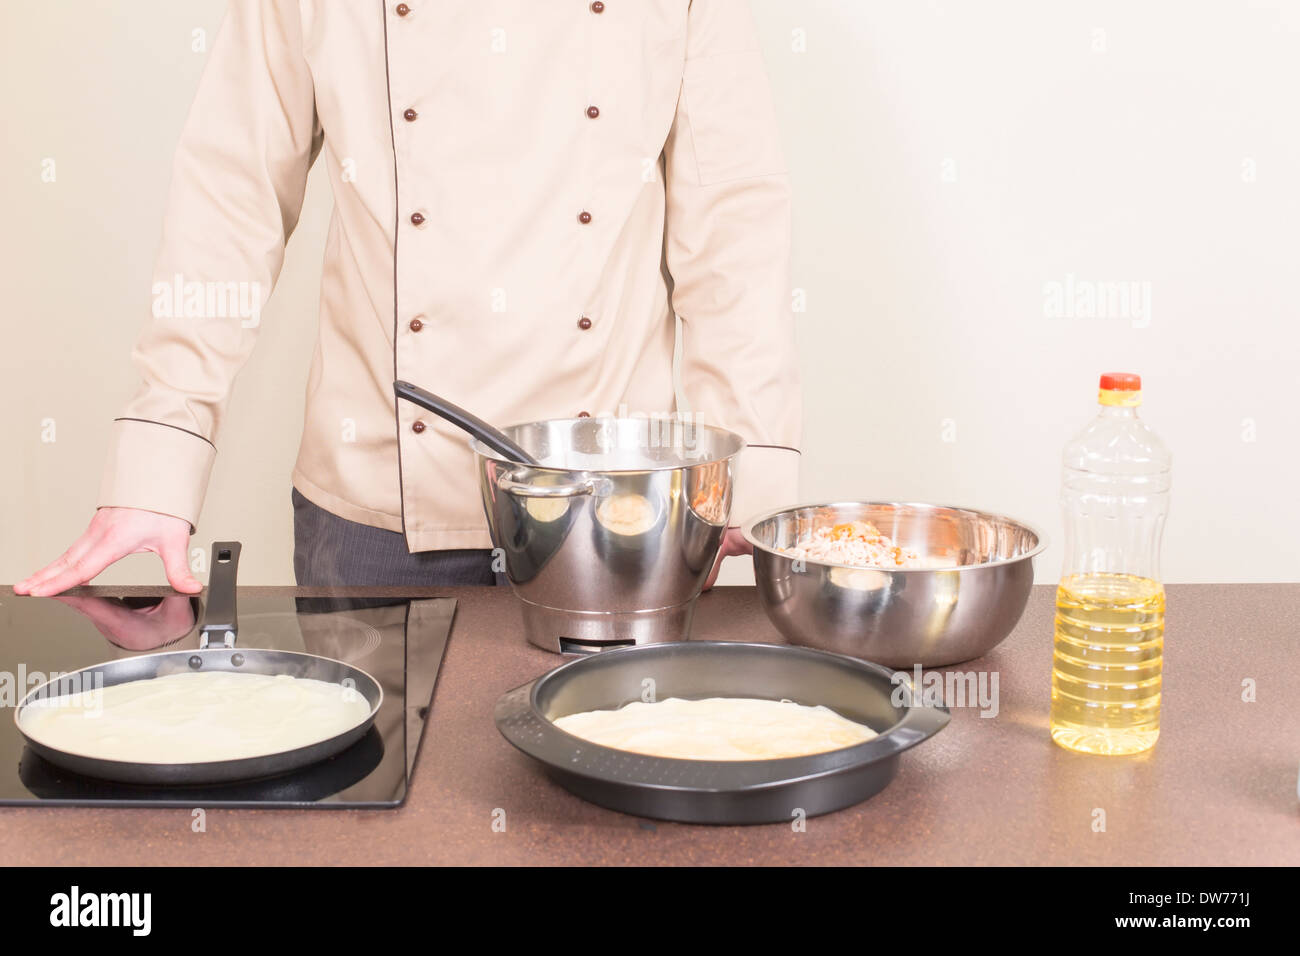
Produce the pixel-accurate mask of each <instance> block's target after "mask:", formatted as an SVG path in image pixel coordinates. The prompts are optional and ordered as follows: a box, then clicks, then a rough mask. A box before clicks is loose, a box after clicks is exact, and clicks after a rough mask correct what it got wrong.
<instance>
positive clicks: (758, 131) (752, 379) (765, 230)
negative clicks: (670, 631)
mask: <svg viewBox="0 0 1300 956" xmlns="http://www.w3.org/2000/svg"><path fill="white" fill-rule="evenodd" d="M664 179H665V189H666V193H667V213H666V227H665V237H664V242H665V248H664V255H665V260H666V264H667V267H668V271H669V273H670V275H671V277H672V283H673V292H672V301H673V308H674V310H675V311H676V313H677V315H678V316H679V317H680V318H681V321H682V343H681V344H682V354H681V366H680V368H681V385H682V390H683V392H684V394H685V398H686V402H687V404H688V406H689V407H690V411H692V412H693V413H695V414H697V415H699V416H700V417H701V419H702V420H703V421H704V423H706V424H713V425H719V426H721V427H723V428H727V429H730V430H732V431H735V432H738V433H739V434H740V435H741V436H742V437H743V438H744V439H745V440H746V441H747V442H748V443H749V447H748V448H747V449H746V451H745V452H744V454H743V455H742V456H741V460H740V465H739V472H738V477H737V483H736V493H735V497H734V499H733V504H732V510H731V523H732V524H733V525H737V524H741V523H743V522H744V521H745V520H746V519H748V518H750V517H752V516H754V515H756V514H758V513H759V512H762V511H767V510H774V509H776V508H781V507H786V506H789V505H791V504H794V503H795V502H797V501H798V498H799V495H798V474H799V452H798V447H799V439H800V428H801V416H802V402H801V394H800V387H799V366H798V354H797V351H796V346H795V335H794V322H793V315H792V310H791V288H790V281H789V260H790V226H791V223H790V185H789V177H788V176H787V174H786V168H785V162H784V158H783V156H782V152H781V147H780V141H779V134H778V129H777V122H776V116H775V112H774V110H773V106H772V101H771V94H770V90H769V88H768V81H767V75H766V71H765V69H764V66H763V58H762V54H761V52H760V50H759V44H758V37H757V31H756V30H755V27H754V23H753V19H752V16H751V14H750V10H749V3H748V0H694V2H693V3H692V4H691V7H690V12H689V16H688V27H687V41H686V62H685V68H684V72H683V80H682V87H681V92H680V95H679V99H678V104H677V114H676V117H675V119H674V122H673V125H672V130H671V132H670V133H669V136H668V140H667V143H666V144H665V147H664Z"/></svg>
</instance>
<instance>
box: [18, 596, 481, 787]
mask: <svg viewBox="0 0 1300 956" xmlns="http://www.w3.org/2000/svg"><path fill="white" fill-rule="evenodd" d="M238 600H239V637H238V646H240V647H249V648H255V647H256V648H269V649H274V650H289V651H304V652H306V653H309V654H317V655H319V656H322V657H332V658H334V659H336V660H341V661H344V662H347V663H349V664H353V665H354V666H356V667H359V668H361V669H362V670H364V671H366V672H367V673H369V674H370V675H371V676H372V677H374V678H375V679H376V680H377V681H378V682H379V683H380V685H382V687H383V689H384V700H383V704H382V705H381V706H380V708H379V713H378V714H377V715H376V718H375V724H374V726H373V727H372V728H371V729H370V730H369V731H368V732H367V733H366V735H365V736H364V737H362V738H361V739H360V740H359V741H357V743H356V744H354V745H353V746H351V747H350V748H348V749H347V750H346V751H344V752H343V753H341V754H339V755H338V756H336V757H333V758H331V759H329V760H323V761H320V762H319V763H316V764H314V765H312V766H310V767H305V768H303V769H301V770H297V771H294V772H293V773H289V774H285V775H283V776H279V777H273V778H270V779H266V780H254V781H247V782H241V783H231V784H224V785H221V786H203V787H162V786H135V785H129V784H121V783H111V782H108V781H104V780H98V779H95V778H92V777H84V776H80V775H78V774H74V773H71V772H69V771H66V770H63V769H60V768H58V767H56V766H54V765H53V764H51V763H49V762H47V761H45V760H43V759H42V758H41V757H39V756H37V755H36V754H35V753H33V752H32V751H31V749H30V748H29V747H27V746H26V743H25V741H24V740H23V738H22V736H21V735H19V733H18V729H17V727H16V726H15V725H14V721H13V711H14V708H15V706H16V705H17V703H18V702H19V701H20V700H22V698H23V695H24V694H26V693H27V692H28V691H29V690H31V689H32V688H34V687H36V686H37V685H39V684H41V683H43V682H44V681H45V680H47V679H49V678H50V675H51V674H52V673H66V672H68V671H73V670H76V669H78V668H81V667H87V666H89V665H91V664H98V663H101V662H104V661H110V660H115V659H117V658H122V657H130V656H133V655H136V654H148V653H152V652H156V651H164V650H166V651H176V650H188V649H191V648H197V647H198V646H199V633H198V623H199V622H201V621H202V619H203V608H202V602H201V600H200V599H198V598H190V597H185V596H182V595H175V594H173V595H170V596H168V597H163V598H157V597H153V598H140V597H120V598H114V597H99V596H95V597H89V596H75V595H71V596H63V597H56V598H30V597H16V596H14V595H12V594H10V595H6V596H4V597H3V598H0V704H3V706H4V709H5V711H6V716H5V718H4V719H3V720H2V721H0V805H33V804H36V805H42V806H45V805H57V804H69V805H76V806H102V805H117V806H172V807H320V808H330V807H338V808H356V807H395V806H398V805H400V804H401V803H402V801H404V800H405V799H406V793H407V788H408V787H409V786H410V779H411V772H412V770H413V769H414V766H415V757H416V754H417V752H418V750H419V747H420V737H421V735H422V733H423V730H424V724H425V718H426V717H427V715H428V712H429V706H430V703H431V701H432V698H433V689H434V684H435V683H436V682H437V679H438V668H439V666H440V665H441V663H442V656H443V651H444V650H445V648H446V645H447V637H448V634H449V633H450V631H451V622H452V617H453V615H454V614H455V608H456V602H455V600H453V599H450V598H432V599H396V598H362V597H346V596H344V597H328V598H294V597H289V596H286V595H284V594H283V592H280V593H276V592H268V591H261V590H259V589H246V588H240V589H239V598H238Z"/></svg>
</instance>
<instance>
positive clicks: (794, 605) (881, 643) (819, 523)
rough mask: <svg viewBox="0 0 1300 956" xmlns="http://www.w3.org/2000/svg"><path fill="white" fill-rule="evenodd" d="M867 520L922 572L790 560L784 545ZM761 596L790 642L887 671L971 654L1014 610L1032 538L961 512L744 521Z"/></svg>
mask: <svg viewBox="0 0 1300 956" xmlns="http://www.w3.org/2000/svg"><path fill="white" fill-rule="evenodd" d="M851 521H866V522H870V523H871V524H873V525H875V526H876V528H877V529H878V530H879V531H880V532H881V533H883V534H885V535H888V536H889V537H890V538H893V539H894V542H895V544H897V545H899V546H901V547H905V548H910V549H912V550H914V551H917V552H918V553H919V554H920V555H921V556H922V557H923V558H924V559H925V564H926V566H924V567H914V568H913V567H901V568H890V569H884V568H879V569H878V568H858V567H850V566H848V565H842V564H832V563H825V562H818V561H813V560H802V561H800V560H796V558H795V557H793V556H791V555H789V554H787V553H785V551H784V549H786V548H789V547H792V546H795V545H798V544H800V543H802V542H803V541H805V540H806V539H807V538H808V537H809V536H810V535H812V534H813V532H814V531H816V530H818V529H820V528H824V527H831V526H833V525H836V524H840V523H846V522H851ZM744 533H745V537H746V539H748V541H749V543H750V544H752V545H753V546H754V579H755V584H756V585H757V588H758V596H759V600H760V601H761V603H762V605H763V609H764V611H766V612H767V616H768V617H769V618H770V619H771V620H772V623H773V624H775V625H776V626H777V629H778V630H780V631H781V633H782V634H783V635H784V636H785V637H786V639H787V640H789V641H790V642H791V643H794V644H803V645H806V646H808V647H817V648H822V649H824V650H829V651H836V652H838V653H841V654H849V655H851V656H853V657H858V658H862V659H863V660H869V661H875V662H877V663H879V664H885V665H888V666H890V667H911V666H913V665H915V664H920V665H921V666H922V667H939V666H943V665H945V664H955V663H958V662H960V661H968V660H971V659H973V658H976V657H981V656H983V655H984V654H986V653H988V652H989V651H990V650H992V649H993V648H994V647H996V646H997V644H998V643H1000V642H1001V641H1002V640H1003V639H1004V638H1005V637H1006V636H1007V635H1008V634H1010V633H1011V630H1012V628H1014V627H1015V625H1016V622H1017V621H1018V620H1020V615H1021V614H1022V613H1024V610H1025V603H1026V601H1028V599H1029V589H1030V587H1032V585H1033V583H1034V568H1033V559H1034V557H1035V556H1036V555H1038V554H1039V553H1041V552H1042V550H1043V548H1045V547H1046V546H1047V542H1046V539H1045V538H1044V537H1043V535H1042V534H1040V533H1039V532H1038V531H1036V530H1035V529H1033V528H1032V527H1030V526H1029V525H1026V524H1023V523H1022V522H1019V521H1015V520H1013V519H1011V518H1007V517H1003V516H1002V515H995V514H989V513H987V512H983V511H976V510H973V509H970V508H953V507H945V506H942V505H931V504H916V503H902V502H834V503H829V504H815V505H804V506H801V507H797V508H790V509H787V510H784V511H777V512H773V513H770V514H766V515H762V516H760V517H757V518H754V519H752V520H751V521H749V522H748V523H747V524H746V526H745V528H744Z"/></svg>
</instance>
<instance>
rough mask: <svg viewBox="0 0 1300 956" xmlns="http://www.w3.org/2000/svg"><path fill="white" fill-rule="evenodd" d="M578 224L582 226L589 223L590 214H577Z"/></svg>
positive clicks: (585, 212) (584, 212)
mask: <svg viewBox="0 0 1300 956" xmlns="http://www.w3.org/2000/svg"><path fill="white" fill-rule="evenodd" d="M578 222H580V223H582V224H583V225H584V226H585V225H586V224H587V223H589V222H591V213H589V212H587V211H585V210H584V211H583V212H580V213H578Z"/></svg>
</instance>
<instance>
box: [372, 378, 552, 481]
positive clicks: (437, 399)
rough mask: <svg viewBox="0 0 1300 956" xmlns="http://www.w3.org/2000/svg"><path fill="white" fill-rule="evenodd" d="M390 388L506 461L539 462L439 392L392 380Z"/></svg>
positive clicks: (533, 463) (400, 396)
mask: <svg viewBox="0 0 1300 956" xmlns="http://www.w3.org/2000/svg"><path fill="white" fill-rule="evenodd" d="M393 391H394V392H395V393H397V397H398V398H404V399H406V400H407V401H408V402H414V403H415V404H416V405H419V406H420V407H421V408H424V409H428V410H429V411H431V412H433V413H434V414H435V415H437V416H438V417H439V418H445V419H446V420H447V421H449V422H451V423H452V424H453V425H455V426H456V427H457V428H461V429H464V430H465V431H467V432H469V433H470V434H471V435H473V436H474V437H475V438H477V439H478V440H479V441H481V442H482V443H483V444H485V445H487V446H488V447H489V448H491V449H492V450H493V451H494V452H496V453H497V454H498V455H501V456H503V457H504V458H505V459H506V460H507V461H513V462H519V463H521V464H524V465H536V464H538V461H537V459H536V458H534V457H533V456H532V455H530V454H528V452H526V451H524V450H523V449H522V448H520V447H519V446H518V445H517V444H515V443H514V442H513V441H511V440H510V439H509V438H507V437H506V436H505V435H504V434H503V433H502V432H500V431H498V430H497V429H495V428H493V427H492V426H491V425H489V424H488V423H487V422H485V421H483V419H481V418H479V417H478V416H477V415H471V414H470V413H469V412H467V411H465V409H463V408H461V407H460V406H459V405H453V404H452V403H451V402H449V401H447V400H446V399H445V398H443V397H442V396H440V395H435V394H433V392H429V391H425V390H424V389H422V388H420V386H418V385H412V384H411V383H410V382H394V383H393Z"/></svg>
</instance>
